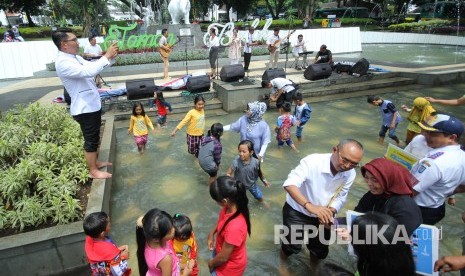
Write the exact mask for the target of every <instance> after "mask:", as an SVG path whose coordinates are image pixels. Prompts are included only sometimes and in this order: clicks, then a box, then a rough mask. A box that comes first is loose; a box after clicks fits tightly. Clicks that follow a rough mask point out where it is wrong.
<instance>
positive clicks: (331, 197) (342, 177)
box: [281, 139, 363, 264]
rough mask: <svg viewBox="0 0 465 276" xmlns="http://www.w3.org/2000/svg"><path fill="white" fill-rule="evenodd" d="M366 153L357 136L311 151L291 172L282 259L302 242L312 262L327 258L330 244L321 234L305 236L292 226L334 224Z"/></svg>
mask: <svg viewBox="0 0 465 276" xmlns="http://www.w3.org/2000/svg"><path fill="white" fill-rule="evenodd" d="M362 157H363V146H362V144H360V143H359V142H358V141H356V140H353V139H344V140H341V141H340V142H339V144H338V145H337V146H335V147H333V150H332V153H327V154H310V155H308V156H307V157H305V158H303V159H302V160H301V161H300V164H299V165H298V166H297V167H296V168H295V169H293V170H292V171H291V172H290V173H289V175H288V177H287V179H286V181H285V182H284V184H283V187H284V189H285V190H286V192H287V195H286V203H285V204H284V207H283V225H284V226H285V227H287V229H290V230H289V233H288V235H287V236H286V237H285V240H286V242H282V243H281V258H282V259H287V257H289V256H290V255H292V254H297V253H299V252H300V250H301V249H302V243H305V244H306V246H307V248H308V250H309V251H310V260H311V262H312V263H314V264H315V263H317V262H318V260H320V259H324V258H326V256H327V255H328V252H329V249H328V245H327V244H326V245H325V244H322V243H321V242H320V241H319V237H318V236H319V234H318V235H316V237H314V238H308V240H303V236H304V235H303V229H302V228H300V230H292V229H291V228H290V227H291V225H294V226H298V227H300V226H302V227H303V226H305V225H306V226H308V225H312V226H314V227H317V228H318V227H319V226H320V224H325V225H327V226H328V225H331V224H332V223H333V222H334V215H335V214H336V213H337V212H338V211H339V210H340V209H341V208H342V207H343V206H344V204H345V202H346V199H347V194H348V192H349V189H350V187H351V186H352V183H353V182H354V179H355V174H356V173H355V167H358V166H359V164H360V161H361V160H362ZM320 231H321V229H320ZM323 231H324V238H325V240H329V237H330V230H329V229H327V228H325V229H324V230H323ZM299 233H300V234H299ZM313 234H314V233H313ZM293 235H295V236H293ZM296 240H297V242H295V241H296ZM292 241H294V242H292Z"/></svg>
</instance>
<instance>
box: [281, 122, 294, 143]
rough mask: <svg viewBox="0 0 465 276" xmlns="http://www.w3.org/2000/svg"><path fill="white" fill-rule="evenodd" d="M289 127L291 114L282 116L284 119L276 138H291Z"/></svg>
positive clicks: (283, 139)
mask: <svg viewBox="0 0 465 276" xmlns="http://www.w3.org/2000/svg"><path fill="white" fill-rule="evenodd" d="M291 127H292V121H291V116H286V117H284V121H283V123H282V124H281V126H280V127H279V131H278V139H279V140H281V141H284V142H285V141H288V140H289V139H291Z"/></svg>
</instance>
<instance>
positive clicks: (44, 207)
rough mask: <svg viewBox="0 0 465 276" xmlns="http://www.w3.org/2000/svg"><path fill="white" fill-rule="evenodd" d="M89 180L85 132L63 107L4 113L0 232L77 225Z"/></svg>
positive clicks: (0, 123)
mask: <svg viewBox="0 0 465 276" xmlns="http://www.w3.org/2000/svg"><path fill="white" fill-rule="evenodd" d="M87 179H88V170H87V166H86V163H85V160H84V155H83V149H82V135H81V131H80V128H79V125H78V124H77V123H76V122H75V121H74V120H73V118H72V117H71V116H70V115H69V113H68V112H67V110H66V109H65V108H63V107H60V106H51V107H50V106H48V105H47V106H41V105H40V104H38V103H35V104H31V105H29V106H27V107H18V109H17V110H15V111H14V112H13V111H8V112H5V113H1V114H0V231H6V230H7V229H13V230H19V231H22V230H23V229H24V228H25V227H29V226H33V227H37V226H39V225H41V224H44V223H48V224H50V223H53V224H55V223H57V224H66V223H69V222H72V221H76V220H77V219H79V218H81V217H82V212H81V206H80V203H79V200H78V199H76V194H77V191H78V189H79V186H80V185H84V184H85V183H86V181H87Z"/></svg>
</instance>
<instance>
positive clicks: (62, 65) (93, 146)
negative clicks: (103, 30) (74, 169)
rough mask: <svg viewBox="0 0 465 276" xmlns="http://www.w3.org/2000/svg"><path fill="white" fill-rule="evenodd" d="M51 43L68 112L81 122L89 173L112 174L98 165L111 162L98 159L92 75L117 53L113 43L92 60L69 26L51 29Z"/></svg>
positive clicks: (98, 121) (97, 106)
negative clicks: (85, 55) (82, 53)
mask: <svg viewBox="0 0 465 276" xmlns="http://www.w3.org/2000/svg"><path fill="white" fill-rule="evenodd" d="M52 39H53V43H55V45H56V46H57V48H58V56H57V59H56V62H55V66H56V71H57V75H58V77H60V79H61V81H62V83H63V85H64V87H65V88H66V90H67V91H68V93H69V95H70V96H71V108H70V111H71V115H72V116H73V118H74V119H75V120H76V121H77V122H78V123H79V125H80V126H81V130H82V134H83V136H84V155H85V159H86V162H87V166H88V167H89V171H90V177H92V178H109V177H111V174H110V173H108V172H103V171H99V170H98V168H101V167H104V166H108V165H111V163H109V162H97V148H98V145H99V140H100V126H101V123H102V118H101V109H102V106H101V102H100V95H99V93H98V91H97V86H96V85H95V81H94V78H95V76H96V75H97V74H98V73H100V72H101V71H102V70H103V69H104V68H105V67H106V66H108V65H110V60H113V59H114V58H116V56H117V55H118V46H117V44H116V43H114V44H113V45H111V46H110V47H108V49H107V52H106V53H105V55H103V56H102V57H101V58H100V59H98V60H97V61H95V62H89V61H87V60H84V59H83V58H82V57H81V56H79V55H78V53H79V42H78V40H77V37H76V35H75V34H73V33H72V30H71V29H59V30H57V31H54V32H53V33H52Z"/></svg>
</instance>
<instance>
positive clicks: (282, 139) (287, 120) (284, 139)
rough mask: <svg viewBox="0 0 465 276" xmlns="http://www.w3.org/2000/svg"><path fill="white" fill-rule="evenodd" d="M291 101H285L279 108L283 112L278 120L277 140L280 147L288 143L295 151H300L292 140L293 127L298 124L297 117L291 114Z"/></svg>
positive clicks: (276, 128)
mask: <svg viewBox="0 0 465 276" xmlns="http://www.w3.org/2000/svg"><path fill="white" fill-rule="evenodd" d="M291 108H292V107H291V103H289V102H284V103H283V104H282V106H281V107H280V108H279V113H280V114H281V115H280V116H279V117H278V120H277V121H276V127H275V131H276V140H278V147H282V146H283V145H284V143H286V144H287V145H288V146H289V147H291V148H292V149H293V150H294V151H296V152H299V151H298V150H297V148H296V147H295V145H294V142H292V138H291V127H292V126H294V125H295V124H296V119H295V117H294V116H293V115H291Z"/></svg>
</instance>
